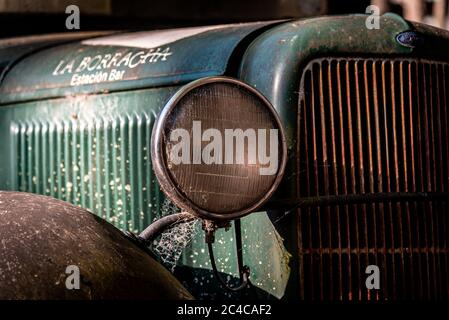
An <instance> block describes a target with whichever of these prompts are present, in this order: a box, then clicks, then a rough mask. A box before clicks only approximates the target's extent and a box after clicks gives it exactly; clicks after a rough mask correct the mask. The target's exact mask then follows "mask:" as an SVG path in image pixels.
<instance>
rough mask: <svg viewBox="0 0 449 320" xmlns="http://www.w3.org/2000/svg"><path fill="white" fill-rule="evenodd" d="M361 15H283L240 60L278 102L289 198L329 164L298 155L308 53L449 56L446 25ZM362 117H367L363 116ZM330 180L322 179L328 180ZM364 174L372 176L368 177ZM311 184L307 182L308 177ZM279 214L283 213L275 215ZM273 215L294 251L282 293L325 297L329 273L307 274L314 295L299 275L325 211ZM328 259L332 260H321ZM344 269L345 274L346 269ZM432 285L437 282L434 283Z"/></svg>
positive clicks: (247, 75) (244, 71)
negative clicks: (409, 41) (406, 39)
mask: <svg viewBox="0 0 449 320" xmlns="http://www.w3.org/2000/svg"><path fill="white" fill-rule="evenodd" d="M366 18H367V16H366V15H351V16H342V17H321V18H316V19H309V20H302V21H295V22H288V23H284V24H282V25H280V26H277V27H275V28H272V29H270V30H268V31H267V32H265V33H263V34H262V35H261V36H259V37H258V38H257V39H256V40H255V41H254V42H253V43H252V44H251V45H250V46H249V48H248V50H247V51H246V53H245V55H244V57H243V61H242V65H241V68H240V78H241V79H242V80H243V81H245V82H246V83H248V84H250V85H253V86H254V87H255V88H257V89H258V90H259V91H261V92H262V93H263V94H264V95H265V96H266V97H267V98H268V99H269V100H270V101H271V102H272V104H273V106H274V107H275V108H276V109H277V110H278V112H279V114H280V117H281V120H282V122H283V124H284V127H285V130H286V138H287V143H288V149H289V161H288V165H287V169H286V174H285V178H284V181H283V183H282V184H281V186H280V188H279V190H278V193H277V196H278V197H279V198H283V199H288V198H289V197H291V198H294V199H300V197H301V194H299V191H300V185H301V183H302V184H303V187H304V183H305V182H304V181H303V180H304V179H305V177H306V176H307V174H309V175H310V176H314V175H318V176H319V177H321V179H325V177H326V172H329V170H330V169H329V168H328V166H327V165H326V164H323V165H320V166H317V167H316V170H314V167H313V166H309V167H307V168H305V167H304V166H305V164H304V162H303V161H302V160H301V159H300V150H304V145H303V144H301V145H300V141H299V132H298V126H299V118H298V112H299V108H300V106H299V97H300V96H301V94H302V93H303V92H302V90H304V88H301V87H300V80H301V77H302V74H303V71H304V68H305V67H306V66H307V63H308V62H309V61H311V60H312V59H315V58H320V57H335V58H338V57H341V56H345V57H365V58H376V57H377V58H380V57H382V58H384V59H392V58H395V57H398V56H402V57H414V58H417V59H419V58H428V59H431V60H439V61H447V57H448V54H449V47H448V44H449V42H448V41H447V39H448V33H447V32H446V31H443V30H438V29H435V28H431V27H426V26H422V25H418V24H412V23H409V22H407V21H405V20H403V19H402V18H401V17H399V16H396V15H392V14H386V15H384V16H382V17H381V19H380V29H373V30H370V29H367V28H366V25H365V22H366ZM410 30H412V31H416V32H417V33H416V35H417V37H418V38H417V39H416V40H420V41H416V47H406V46H403V45H401V44H400V43H399V42H398V41H397V40H396V37H397V36H398V35H399V34H401V33H403V32H405V31H410ZM421 40H422V41H421ZM436 47H438V48H441V50H438V51H437V50H435V48H436ZM399 87H400V86H397V87H396V94H397V96H396V99H399V96H400V93H399V91H398V90H399ZM314 88H315V90H319V89H320V87H319V86H318V85H315V86H314ZM389 89H390V88H389ZM323 90H328V88H327V87H326V88H324V87H323ZM334 90H335V91H334V92H333V94H334V95H338V90H336V89H335V88H334ZM341 94H344V92H341ZM365 98H366V96H365V95H362V94H360V95H359V96H358V97H356V96H355V95H354V96H353V97H352V98H351V99H352V100H351V101H352V103H353V108H354V111H353V112H354V114H356V113H355V110H356V109H355V108H356V106H357V103H358V104H362V103H364V99H365ZM335 99H336V98H335V97H334V100H335ZM396 103H397V102H396ZM322 106H323V107H322V108H324V109H325V110H326V112H329V110H328V109H329V108H330V106H329V103H324V102H323V104H322ZM322 108H321V109H322ZM311 109H312V110H313V109H315V113H316V114H319V112H320V101H317V102H316V105H315V108H311ZM390 116H391V115H390ZM293 119H295V120H293ZM318 120H319V119H318ZM354 121H355V122H354V123H358V122H357V119H356V118H354ZM363 123H364V124H366V123H365V122H363ZM328 125H329V124H327V123H325V124H324V127H325V128H326V129H327V127H328ZM316 126H317V128H318V129H319V128H321V127H322V126H323V124H322V123H318V122H317V123H316ZM318 129H317V130H318ZM329 130H330V128H329ZM398 130H399V128H398ZM306 133H307V134H308V135H309V137H310V135H314V132H312V131H311V130H307V131H304V132H303V134H306ZM324 138H325V137H323V136H320V135H319V134H317V135H316V139H317V143H322V139H324ZM355 143H356V144H357V145H359V144H360V143H362V144H364V143H365V141H364V140H363V141H358V140H357V141H356V142H355ZM397 143H398V142H397ZM309 147H310V146H309ZM328 147H331V144H329V145H328ZM342 147H344V146H342ZM317 150H318V149H317ZM307 152H308V156H309V157H311V159H312V160H314V161H317V157H315V155H314V154H313V150H312V149H309V150H308V151H307ZM317 152H318V151H317ZM317 154H318V153H317ZM313 163H314V162H313V161H312V162H310V164H311V165H312V164H313ZM354 165H358V164H354ZM300 170H302V171H301V176H299V173H300ZM304 170H305V171H304ZM348 170H349V169H348ZM392 174H393V175H394V177H396V176H395V172H392ZM328 178H329V179H331V176H328ZM398 178H399V177H398ZM301 179H302V180H301ZM395 179H396V178H395ZM332 181H333V180H332ZM332 181H327V182H328V183H329V185H331V184H332ZM366 182H369V177H368V178H367V180H366ZM306 184H308V182H306ZM309 187H310V188H312V187H313V184H312V185H311V186H309ZM325 187H326V184H324V185H323V184H320V188H325ZM323 190H324V189H323ZM362 191H363V190H362ZM362 191H360V192H362ZM368 191H369V189H368V188H365V192H368ZM323 192H324V191H323ZM323 195H324V196H325V195H326V193H323ZM306 212H307V211H306ZM323 212H324V213H327V211H326V209H323ZM279 215H280V216H281V218H277V217H278V216H279ZM272 217H273V220H274V221H275V223H274V224H275V227H276V229H277V230H278V231H279V232H280V234H281V236H282V237H283V238H285V245H286V248H287V250H288V251H289V252H295V253H297V254H294V255H293V259H292V265H291V267H292V269H293V270H294V271H293V272H292V279H291V281H292V282H291V283H292V285H291V286H289V287H288V288H289V292H288V293H287V297H298V295H299V296H300V297H302V298H307V297H309V298H310V297H315V298H318V299H320V298H322V297H321V296H320V295H319V289H320V288H322V285H323V282H320V281H328V278H322V279H321V280H320V279H319V278H314V280H313V281H315V282H314V283H312V284H310V282H309V283H308V284H307V285H308V286H307V288H316V290H318V291H316V292H315V294H317V295H310V292H308V294H309V296H307V295H306V294H305V293H304V283H305V282H304V281H305V280H306V279H305V278H304V276H303V275H304V263H303V262H304V260H303V258H301V257H302V255H303V254H304V250H302V249H303V248H302V244H304V243H305V242H307V241H308V239H306V238H304V237H306V236H307V237H308V235H309V234H312V239H314V241H315V240H316V239H318V235H319V234H321V235H323V236H324V237H328V236H329V235H328V234H327V232H328V230H327V229H322V228H323V227H325V226H326V225H325V224H323V225H322V227H319V226H320V221H321V222H322V219H321V220H316V219H317V217H316V216H315V215H313V217H312V222H313V223H314V224H313V226H314V227H313V230H308V229H307V228H306V227H307V226H308V225H307V223H308V222H307V221H303V220H301V219H299V214H293V213H292V214H290V215H287V216H284V215H282V213H276V212H273V213H272ZM322 217H326V215H325V214H323V215H322ZM323 219H324V218H323ZM440 220H441V219H440ZM309 222H310V221H309ZM292 226H296V227H292ZM394 227H395V228H398V226H397V224H395V226H394ZM304 228H306V229H304ZM357 228H358V225H357ZM304 230H306V231H307V230H308V231H307V232H304ZM340 231H341V230H340ZM317 233H318V234H317ZM326 239H328V238H326ZM314 244H316V242H314ZM315 248H317V247H316V246H314V247H313V249H315ZM301 250H302V251H301ZM320 250H321V249H320ZM323 250H324V249H323ZM444 250H446V249H443V252H442V253H443V254H445V253H444V252H445V251H444ZM312 251H313V250H312ZM320 252H321V253H319V254H318V255H315V256H314V257H315V258H317V257H318V258H319V257H321V254H322V251H320ZM323 261H324V260H323ZM328 262H329V261H327V262H326V263H328ZM323 263H324V262H323ZM317 265H318V266H319V268H322V265H319V264H317ZM326 266H327V267H326V270H324V269H320V270H323V272H324V274H326V272H328V271H329V270H330V269H329V268H332V266H330V265H329V264H327V265H326ZM334 267H335V266H334ZM320 270H315V269H313V268H312V269H310V268H309V271H310V272H320ZM362 275H363V274H362ZM343 276H345V277H346V274H344V275H343ZM355 277H357V275H355ZM344 279H347V278H344ZM307 280H308V281H309V280H310V277H308V278H307ZM345 281H346V280H345ZM309 284H310V285H309ZM307 288H306V290H307ZM335 288H337V287H335ZM434 288H436V287H435V286H434ZM436 290H437V289H436ZM423 292H424V291H423ZM425 292H428V291H425ZM333 294H335V295H334V296H333V298H336V297H337V298H338V294H339V293H338V292H333ZM435 294H436V291H435ZM342 298H346V299H349V298H359V295H358V292H357V294H355V293H354V295H352V296H351V297H349V296H348V295H345V294H344V297H342Z"/></svg>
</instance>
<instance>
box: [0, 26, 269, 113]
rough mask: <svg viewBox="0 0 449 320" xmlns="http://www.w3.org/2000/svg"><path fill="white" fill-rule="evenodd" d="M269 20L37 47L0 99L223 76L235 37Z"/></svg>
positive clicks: (16, 69)
mask: <svg viewBox="0 0 449 320" xmlns="http://www.w3.org/2000/svg"><path fill="white" fill-rule="evenodd" d="M273 23H275V22H255V23H246V24H234V25H219V26H207V27H195V28H181V29H171V30H159V31H147V32H134V33H124V34H118V35H112V36H106V37H101V38H96V39H90V40H84V41H80V42H76V43H72V44H66V45H60V46H58V47H56V48H51V49H49V50H42V51H39V52H37V53H35V54H33V55H30V56H28V57H25V58H24V59H23V60H21V61H20V62H19V63H17V64H16V65H15V66H14V68H12V69H11V70H10V71H9V72H8V73H7V74H6V76H5V79H4V80H3V83H2V86H1V87H0V93H1V96H0V103H2V104H5V103H15V102H17V101H23V100H33V99H43V98H50V97H61V96H67V95H74V94H80V93H83V94H87V93H98V92H111V91H120V90H130V89H137V88H145V87H156V86H162V85H173V84H181V83H186V82H188V81H192V80H195V79H198V78H200V77H204V76H212V75H223V74H224V72H225V70H226V67H227V65H228V62H229V59H230V57H231V55H232V53H233V51H234V49H235V48H236V47H237V45H238V44H239V43H240V41H241V40H242V39H243V38H245V37H246V36H247V35H249V34H250V33H251V32H253V31H255V30H257V29H259V28H262V27H264V26H267V25H269V24H273Z"/></svg>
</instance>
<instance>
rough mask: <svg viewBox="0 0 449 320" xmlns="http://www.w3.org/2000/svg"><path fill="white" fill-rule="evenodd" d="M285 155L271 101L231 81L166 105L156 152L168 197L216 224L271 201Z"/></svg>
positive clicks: (218, 80)
mask: <svg viewBox="0 0 449 320" xmlns="http://www.w3.org/2000/svg"><path fill="white" fill-rule="evenodd" d="M286 152H287V151H286V143H285V137H284V132H283V128H282V125H281V122H280V120H279V118H278V115H277V113H276V111H275V110H274V108H273V107H272V106H271V104H270V103H269V101H268V100H267V99H266V98H264V97H263V96H262V95H261V94H260V93H259V92H257V91H256V90H255V89H254V88H252V87H250V86H249V85H247V84H245V83H243V82H241V81H238V80H235V79H231V78H227V77H211V78H204V79H200V80H197V81H194V82H192V83H190V84H188V85H186V86H184V87H182V88H181V89H180V90H179V91H178V92H177V93H176V94H175V95H174V96H173V97H172V98H171V99H170V101H169V102H168V103H167V105H166V106H165V107H164V108H163V110H162V112H161V114H160V116H159V118H158V120H157V122H156V124H155V127H154V129H153V136H152V149H151V154H152V161H153V166H154V170H155V173H156V176H157V178H158V180H159V183H160V185H161V188H162V190H163V191H164V192H165V193H166V194H167V196H168V197H170V198H171V199H172V200H173V201H174V203H175V204H176V205H178V206H179V207H180V208H182V209H183V210H185V211H188V212H190V213H193V214H196V215H198V216H200V217H202V218H206V219H211V220H231V219H235V218H239V217H241V216H244V215H246V214H248V213H250V212H252V211H254V210H256V209H257V208H258V207H260V206H261V205H262V204H263V203H264V202H265V201H266V200H268V198H269V197H270V196H271V195H272V194H273V192H274V191H275V190H276V187H277V186H278V184H279V182H280V180H281V178H282V175H283V172H284V168H285V163H286Z"/></svg>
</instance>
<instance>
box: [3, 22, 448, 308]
mask: <svg viewBox="0 0 449 320" xmlns="http://www.w3.org/2000/svg"><path fill="white" fill-rule="evenodd" d="M366 19H367V16H365V15H351V16H339V17H320V18H314V19H305V20H300V21H274V22H264V23H248V24H238V25H223V26H211V27H200V28H187V29H179V30H178V29H176V30H161V31H151V32H137V33H124V34H114V35H107V36H101V37H95V38H88V39H84V40H81V41H78V40H77V41H71V42H70V43H66V44H59V45H54V44H53V45H51V46H50V47H48V48H39V49H36V50H34V51H33V52H30V53H27V54H25V55H20V56H18V57H17V59H16V60H14V61H12V62H10V63H9V64H8V69H7V71H5V72H4V74H3V76H2V79H1V85H0V93H1V96H0V104H1V105H0V137H1V139H2V141H3V143H2V144H0V154H1V155H2V157H1V159H0V188H1V189H2V190H17V191H26V192H31V193H37V194H42V195H48V196H51V197H55V198H58V199H61V200H65V201H68V202H71V203H73V204H75V205H77V206H81V207H83V208H86V209H88V210H90V211H91V212H93V213H95V214H96V215H98V216H100V217H102V218H103V219H105V220H107V221H109V222H111V223H112V224H114V225H115V226H117V227H118V228H119V229H121V230H124V231H125V230H129V231H131V232H133V233H138V232H140V231H142V230H143V229H144V228H145V227H146V226H148V225H149V224H150V223H151V222H152V221H153V220H155V219H156V218H159V217H160V216H161V211H163V210H164V206H166V205H167V204H166V200H165V196H164V194H163V193H162V192H161V190H160V187H159V184H158V181H157V179H156V176H155V173H154V171H153V164H152V159H151V147H152V146H151V138H152V130H153V125H154V123H155V121H156V120H157V117H158V115H159V112H160V110H161V109H162V108H163V107H164V106H165V105H166V104H167V102H168V101H169V100H170V99H171V98H172V97H173V95H175V93H176V92H178V90H180V88H182V86H184V85H186V84H189V83H191V82H192V81H194V80H198V79H202V78H205V77H211V76H227V77H231V78H235V79H238V80H240V81H242V82H244V83H246V84H248V85H250V86H251V87H253V88H254V89H256V90H257V91H258V92H259V93H261V94H262V95H263V96H265V97H266V98H267V100H268V101H269V102H270V103H271V104H272V105H273V107H274V108H275V110H276V111H277V113H278V115H279V118H280V120H281V122H282V126H283V129H284V132H285V138H286V143H287V165H286V169H285V172H284V175H283V180H282V181H281V183H280V185H279V187H278V188H277V191H276V192H275V194H274V195H273V197H271V199H269V200H268V202H267V203H266V204H265V205H264V206H263V207H262V208H260V209H258V210H257V211H261V212H257V213H254V214H252V215H248V216H246V217H244V218H242V219H241V223H242V227H241V236H242V238H243V244H244V245H243V259H244V262H245V264H247V265H249V266H250V268H251V275H250V280H251V282H252V283H253V285H254V288H255V289H256V290H255V292H249V291H251V289H248V290H246V291H244V292H243V293H240V294H243V295H246V296H251V297H254V296H255V297H259V298H268V297H272V296H274V297H277V298H281V297H283V298H286V299H306V300H310V299H311V300H328V299H330V300H396V299H402V298H415V299H419V298H421V299H432V298H439V299H448V298H449V276H448V271H449V264H448V263H449V262H448V255H449V252H448V246H449V234H448V232H449V217H448V209H447V199H448V194H449V193H448V192H449V190H448V189H449V177H448V174H449V167H448V163H449V133H448V132H449V131H448V130H449V127H448V110H447V106H446V101H447V97H446V89H448V87H447V86H448V83H449V82H446V77H447V74H449V73H448V72H449V70H448V69H447V67H448V64H447V63H448V61H447V59H448V58H447V57H448V53H449V38H448V33H447V32H445V31H442V30H439V29H434V28H431V27H427V26H424V25H419V24H413V23H410V22H407V21H405V20H403V19H402V18H401V17H399V16H396V15H393V14H386V15H383V16H382V17H381V18H380V28H379V29H369V28H367V25H366ZM435 48H438V50H435ZM2 50H6V49H2ZM8 50H14V47H13V46H12V45H11V46H10V47H9V48H8ZM164 203H165V204H164ZM216 237H217V239H218V241H216V243H219V246H220V248H219V249H218V248H217V250H218V251H217V256H218V257H219V259H218V260H217V264H218V269H219V271H220V272H221V273H223V274H226V275H229V276H230V278H233V277H237V270H235V269H234V268H235V266H236V264H237V262H236V258H235V256H236V254H235V241H236V238H235V234H234V233H233V232H230V231H228V232H226V231H224V230H220V231H219V232H218V234H217V236H216ZM206 250H207V249H206V246H205V244H204V235H203V233H201V232H199V233H196V235H195V236H194V239H193V241H192V242H191V243H190V244H189V246H188V247H187V248H186V249H185V250H184V254H183V255H182V257H181V258H180V259H179V260H178V262H177V264H178V266H177V267H176V269H175V275H176V276H177V277H178V279H179V280H181V282H183V283H184V284H185V285H186V287H187V288H188V289H189V290H190V291H191V292H192V293H193V294H194V296H196V297H198V298H205V299H207V298H213V297H215V298H217V297H218V298H229V297H230V298H232V297H235V293H227V292H225V291H224V290H222V289H221V288H220V287H219V286H218V284H216V283H215V281H214V279H213V278H212V271H211V265H210V262H209V256H208V255H207V253H206ZM370 265H371V266H372V265H374V266H377V267H378V268H379V270H380V288H379V289H376V288H374V289H373V288H369V287H368V286H367V285H366V283H365V280H366V278H367V274H366V273H365V272H366V270H367V267H368V266H370ZM253 291H254V290H253Z"/></svg>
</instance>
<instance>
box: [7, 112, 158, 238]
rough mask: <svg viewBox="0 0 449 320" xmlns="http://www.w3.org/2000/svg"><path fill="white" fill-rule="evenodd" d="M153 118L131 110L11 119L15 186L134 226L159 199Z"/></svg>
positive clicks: (152, 212) (147, 216)
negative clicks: (154, 169) (48, 118)
mask: <svg viewBox="0 0 449 320" xmlns="http://www.w3.org/2000/svg"><path fill="white" fill-rule="evenodd" d="M154 119H155V115H154V114H136V113H134V114H130V115H123V116H109V115H105V116H102V117H98V118H95V119H85V118H77V117H75V118H72V119H67V118H65V119H61V120H58V119H54V120H52V121H51V122H47V121H39V120H33V121H23V120H22V121H18V122H17V123H13V126H14V127H15V128H17V130H16V131H15V132H16V133H15V134H16V139H17V154H18V159H17V166H18V171H19V172H18V183H17V185H18V188H19V189H20V190H21V191H27V192H35V193H41V194H44V195H49V196H54V197H57V198H59V199H62V200H66V201H69V202H71V203H73V204H75V205H78V206H81V207H84V208H87V209H89V210H91V211H92V212H94V213H96V214H97V215H99V216H101V217H103V218H105V219H107V220H108V221H109V222H111V223H113V224H114V225H116V226H117V227H119V228H122V229H127V230H131V231H133V232H138V230H141V229H142V228H143V227H144V226H146V225H148V224H149V223H150V222H151V221H150V217H156V216H157V213H158V212H159V209H160V201H161V200H162V199H161V198H160V190H159V187H158V184H157V181H156V180H157V179H156V178H155V177H154V174H153V172H152V167H151V156H150V149H149V147H150V141H151V130H152V127H153V123H154ZM133 191H136V192H133ZM137 191H139V192H137ZM148 213H150V214H148Z"/></svg>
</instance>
